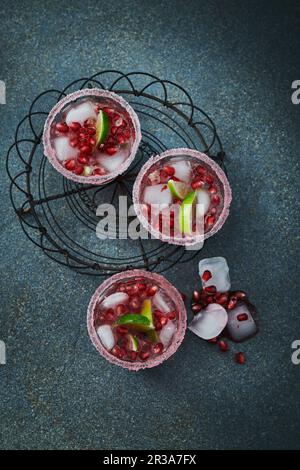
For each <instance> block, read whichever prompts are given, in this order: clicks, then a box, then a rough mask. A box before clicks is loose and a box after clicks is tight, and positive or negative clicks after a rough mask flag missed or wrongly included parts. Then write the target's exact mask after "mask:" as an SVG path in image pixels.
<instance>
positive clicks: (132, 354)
mask: <svg viewBox="0 0 300 470" xmlns="http://www.w3.org/2000/svg"><path fill="white" fill-rule="evenodd" d="M127 355H128V359H130V360H131V361H135V360H136V358H137V352H136V351H128V353H127Z"/></svg>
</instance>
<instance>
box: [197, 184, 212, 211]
mask: <svg viewBox="0 0 300 470" xmlns="http://www.w3.org/2000/svg"><path fill="white" fill-rule="evenodd" d="M198 205H199V207H198ZM209 206H210V197H209V194H208V192H207V191H206V190H205V189H199V190H198V191H197V213H198V212H199V210H200V215H202V214H206V212H207V211H208V209H209Z"/></svg>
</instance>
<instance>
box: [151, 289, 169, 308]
mask: <svg viewBox="0 0 300 470" xmlns="http://www.w3.org/2000/svg"><path fill="white" fill-rule="evenodd" d="M153 305H154V306H155V307H156V308H157V309H158V310H160V311H161V312H162V313H168V312H170V311H171V308H170V306H169V304H168V303H167V301H166V300H165V299H164V296H163V294H162V293H161V292H159V291H157V292H156V294H155V296H154V297H153Z"/></svg>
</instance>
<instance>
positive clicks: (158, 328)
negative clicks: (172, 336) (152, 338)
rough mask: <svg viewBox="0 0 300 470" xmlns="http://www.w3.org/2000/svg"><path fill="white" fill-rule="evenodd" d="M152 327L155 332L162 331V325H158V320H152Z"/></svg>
mask: <svg viewBox="0 0 300 470" xmlns="http://www.w3.org/2000/svg"><path fill="white" fill-rule="evenodd" d="M154 327H155V329H156V331H159V330H161V329H162V324H161V323H160V320H158V318H156V319H155V320H154Z"/></svg>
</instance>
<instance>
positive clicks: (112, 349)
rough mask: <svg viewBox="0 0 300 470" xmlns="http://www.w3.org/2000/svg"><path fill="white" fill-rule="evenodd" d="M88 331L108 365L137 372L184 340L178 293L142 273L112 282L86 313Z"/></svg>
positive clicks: (97, 294) (128, 273) (155, 276)
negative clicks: (116, 365)
mask: <svg viewBox="0 0 300 470" xmlns="http://www.w3.org/2000/svg"><path fill="white" fill-rule="evenodd" d="M87 321H88V330H89V334H90V337H91V339H92V341H93V343H94V345H95V347H96V348H97V350H98V351H99V352H100V353H101V354H102V355H103V356H104V357H105V358H106V359H108V360H109V361H110V362H112V363H115V364H118V365H121V366H122V367H125V368H128V369H131V370H138V369H141V368H145V367H153V366H156V365H158V364H160V363H161V362H162V361H164V360H165V359H167V358H168V357H170V356H171V355H172V354H173V353H174V352H175V351H176V349H177V348H178V346H179V345H180V343H181V341H182V340H183V337H184V333H185V329H186V311H185V307H184V303H183V300H182V297H181V295H180V293H179V292H178V291H177V290H176V289H175V287H173V286H172V285H171V284H170V283H169V282H168V281H167V280H166V279H165V278H164V277H162V276H160V275H158V274H154V273H149V272H147V271H142V270H132V271H126V272H125V273H120V274H117V275H115V276H112V277H111V278H109V279H108V280H107V281H105V282H104V283H103V284H101V286H100V287H99V288H98V289H97V291H96V292H95V294H94V296H93V297H92V299H91V302H90V305H89V309H88V320H87Z"/></svg>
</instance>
